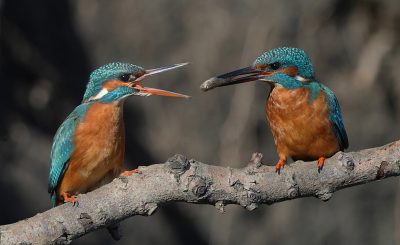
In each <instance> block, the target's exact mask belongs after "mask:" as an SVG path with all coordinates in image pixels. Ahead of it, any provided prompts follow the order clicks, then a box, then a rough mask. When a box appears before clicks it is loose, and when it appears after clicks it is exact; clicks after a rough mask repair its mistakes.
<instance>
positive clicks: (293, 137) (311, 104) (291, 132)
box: [200, 47, 349, 174]
mask: <svg viewBox="0 0 400 245" xmlns="http://www.w3.org/2000/svg"><path fill="white" fill-rule="evenodd" d="M238 76H240V77H238ZM251 81H263V82H267V83H268V84H269V85H270V86H271V92H270V94H269V96H268V99H267V103H266V109H265V111H266V118H267V121H268V124H269V126H270V127H271V131H272V134H273V136H274V140H275V146H276V150H277V152H278V155H279V158H280V160H279V162H278V164H277V165H276V166H275V171H276V172H277V173H278V174H279V173H280V170H281V168H283V166H284V165H285V161H286V159H287V158H289V157H291V158H292V159H293V160H294V161H297V160H303V161H313V160H318V172H320V171H321V170H322V168H323V165H324V161H325V159H326V158H328V157H331V156H332V155H334V154H335V153H336V152H338V151H344V149H347V148H348V147H349V141H348V138H347V134H346V130H345V128H344V124H343V120H342V115H341V111H340V107H339V103H338V101H337V99H336V97H335V95H334V94H333V92H332V91H331V90H330V89H329V88H327V87H326V86H324V85H323V84H322V83H320V82H318V81H317V80H316V79H315V74H314V68H313V65H312V63H311V61H310V59H309V58H308V56H307V54H306V52H305V51H303V50H301V49H297V48H288V47H281V48H276V49H273V50H270V51H268V52H266V53H264V54H262V55H261V56H260V57H258V58H257V59H256V60H255V61H254V63H253V65H252V66H249V67H246V68H243V69H240V70H236V71H233V72H229V73H226V74H224V75H221V76H218V77H214V78H211V79H209V80H207V81H206V82H204V83H203V84H202V85H201V86H200V89H201V90H203V91H208V90H211V89H213V88H216V87H220V86H228V85H232V84H238V83H245V82H251Z"/></svg>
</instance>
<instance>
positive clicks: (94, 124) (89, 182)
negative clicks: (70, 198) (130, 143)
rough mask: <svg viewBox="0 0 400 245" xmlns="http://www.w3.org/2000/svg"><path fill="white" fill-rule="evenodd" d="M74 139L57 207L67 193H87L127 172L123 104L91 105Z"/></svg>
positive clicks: (60, 185)
mask: <svg viewBox="0 0 400 245" xmlns="http://www.w3.org/2000/svg"><path fill="white" fill-rule="evenodd" d="M73 137H74V139H75V142H74V143H75V150H74V151H73V152H72V154H71V157H70V161H69V165H68V168H67V170H66V171H65V173H64V175H63V177H62V179H61V181H60V183H59V184H58V186H57V188H56V190H57V191H56V199H57V200H56V205H59V204H62V203H63V200H64V198H63V197H62V194H63V193H65V192H66V193H68V194H69V195H77V194H79V193H86V192H88V191H91V190H93V189H96V188H98V187H100V186H102V185H104V184H107V183H110V182H111V181H112V180H113V179H114V178H115V177H117V176H119V175H120V174H121V173H122V172H123V171H124V169H123V167H122V162H123V159H124V152H125V126H124V121H123V107H122V105H120V106H118V105H113V104H102V103H95V104H93V105H91V106H90V108H89V109H88V110H87V112H86V115H85V117H84V118H83V121H82V123H80V124H79V125H78V127H77V129H76V131H75V133H74V135H73Z"/></svg>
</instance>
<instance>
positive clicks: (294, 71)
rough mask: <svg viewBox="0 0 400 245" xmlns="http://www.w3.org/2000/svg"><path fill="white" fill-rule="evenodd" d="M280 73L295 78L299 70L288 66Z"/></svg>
mask: <svg viewBox="0 0 400 245" xmlns="http://www.w3.org/2000/svg"><path fill="white" fill-rule="evenodd" d="M280 72H282V73H285V74H286V75H289V76H291V77H295V76H297V74H299V69H298V68H297V67H294V66H288V67H286V68H283V69H282V70H281V71H280Z"/></svg>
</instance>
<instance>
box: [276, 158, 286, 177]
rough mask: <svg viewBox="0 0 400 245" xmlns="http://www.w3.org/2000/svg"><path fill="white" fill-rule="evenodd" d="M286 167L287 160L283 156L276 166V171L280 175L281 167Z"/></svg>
mask: <svg viewBox="0 0 400 245" xmlns="http://www.w3.org/2000/svg"><path fill="white" fill-rule="evenodd" d="M284 167H285V160H284V159H283V158H281V159H280V160H279V162H278V164H276V166H275V172H276V173H277V174H278V175H279V174H281V168H282V169H283V168H284Z"/></svg>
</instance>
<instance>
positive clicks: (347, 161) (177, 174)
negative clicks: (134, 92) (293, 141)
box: [0, 141, 400, 244]
mask: <svg viewBox="0 0 400 245" xmlns="http://www.w3.org/2000/svg"><path fill="white" fill-rule="evenodd" d="M261 158H262V154H260V153H254V154H253V156H252V159H251V161H250V163H249V164H248V166H246V167H244V168H242V169H233V168H229V167H227V168H225V167H219V166H211V165H207V164H204V163H201V162H198V161H196V160H187V159H186V158H185V157H184V156H182V155H175V156H174V157H172V158H170V159H168V161H167V162H166V163H164V164H155V165H151V166H148V167H140V168H139V174H133V175H131V176H129V177H128V178H125V177H124V178H118V179H115V180H114V181H113V182H112V183H110V184H108V185H106V186H103V187H101V188H100V189H98V190H95V191H93V192H91V193H88V194H83V195H79V196H78V202H79V205H78V206H73V205H72V204H71V203H68V204H65V205H61V206H59V207H56V208H52V209H50V210H48V211H46V212H44V213H40V214H37V215H36V216H34V217H32V218H29V219H25V220H22V221H19V222H17V223H14V224H10V225H3V226H0V232H1V233H0V235H1V236H0V242H1V244H18V243H24V244H45V243H47V244H52V243H61V244H63V243H70V242H71V241H73V240H75V239H77V238H79V237H81V236H83V235H85V234H87V233H89V232H92V231H95V230H98V229H101V228H104V227H107V226H109V227H113V225H115V224H117V223H118V222H120V221H122V220H124V219H127V218H128V217H131V216H134V215H152V214H154V213H155V212H156V210H157V208H158V207H159V206H161V205H163V204H166V203H168V202H176V201H179V202H188V203H198V204H211V205H215V206H216V207H217V208H218V209H219V210H220V211H221V212H222V213H223V212H224V211H225V210H224V207H225V206H226V205H227V204H238V205H241V206H243V207H245V208H247V209H248V210H253V209H255V208H257V207H258V205H259V204H263V203H265V204H273V203H276V202H282V201H286V200H291V199H296V198H300V197H309V196H315V197H318V198H319V199H321V200H323V201H327V200H329V199H330V198H331V197H332V194H333V193H334V192H335V191H338V190H340V189H343V188H347V187H351V186H355V185H360V184H364V183H367V182H371V181H375V180H381V179H384V178H388V177H391V176H398V175H400V141H397V142H393V143H391V144H388V145H385V146H382V147H378V148H373V149H367V150H362V151H358V152H350V153H343V152H339V153H337V154H335V155H334V156H333V157H332V158H330V159H326V161H325V165H324V169H323V170H322V171H321V173H318V168H317V163H316V162H315V161H314V162H302V161H297V162H296V163H293V164H291V165H288V166H286V167H285V168H284V169H283V170H282V171H281V174H280V175H277V174H276V173H275V168H274V166H265V165H263V164H262V163H261Z"/></svg>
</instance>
